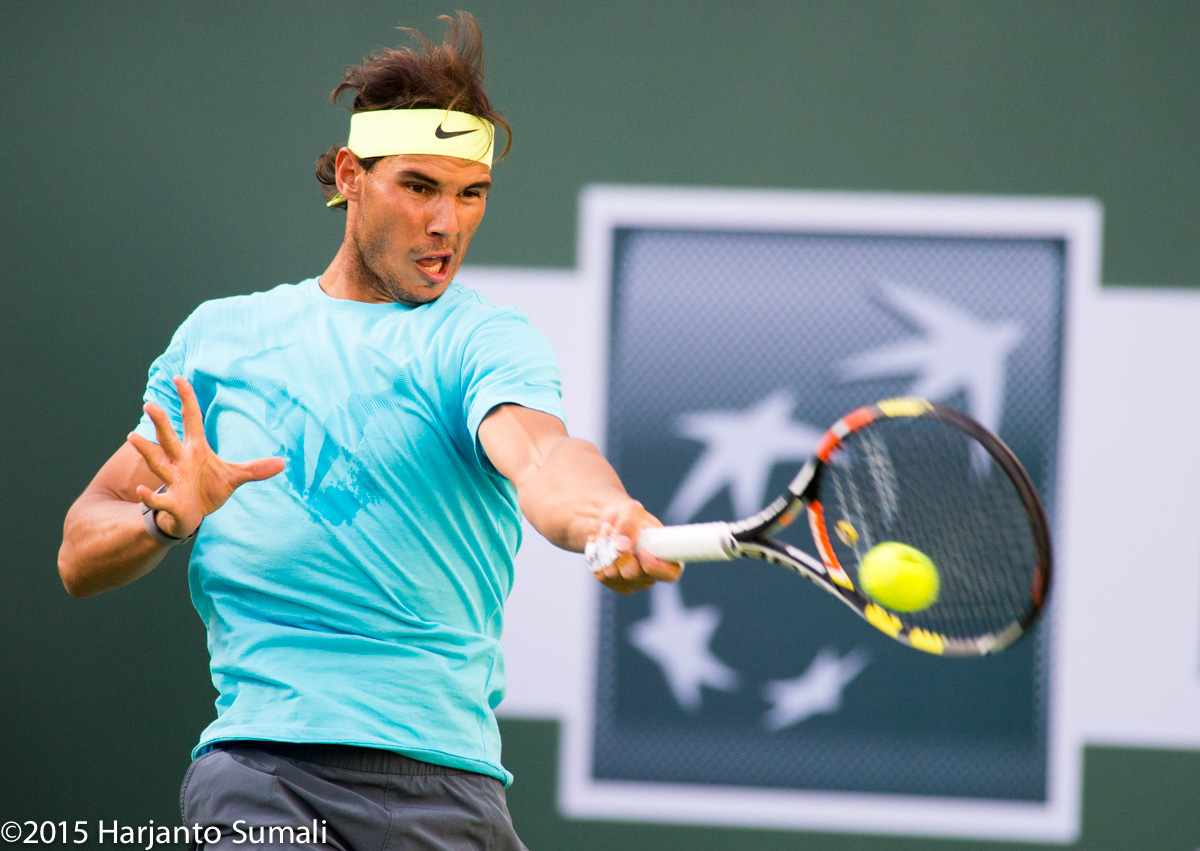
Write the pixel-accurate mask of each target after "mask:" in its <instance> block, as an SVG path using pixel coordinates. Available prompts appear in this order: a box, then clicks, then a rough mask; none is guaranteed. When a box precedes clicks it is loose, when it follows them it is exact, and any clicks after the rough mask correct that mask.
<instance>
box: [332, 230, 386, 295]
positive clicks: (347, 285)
mask: <svg viewBox="0 0 1200 851" xmlns="http://www.w3.org/2000/svg"><path fill="white" fill-rule="evenodd" d="M320 283H321V289H322V290H324V291H325V294H326V295H329V296H332V297H333V298H341V299H346V300H347V301H365V302H370V303H376V304H378V303H383V302H392V301H394V299H393V298H390V297H389V296H388V293H387V288H386V287H385V286H384V285H383V282H382V281H380V280H379V277H378V276H377V275H375V274H374V273H372V272H371V270H370V269H368V268H366V266H365V265H363V262H362V259H361V258H359V257H358V256H357V252H355V251H354V248H353V246H351V245H350V244H349V242H343V243H342V247H341V248H339V249H338V253H337V254H336V255H334V258H333V261H332V262H331V263H330V264H329V266H328V268H326V269H325V271H324V273H322V275H321V279H320Z"/></svg>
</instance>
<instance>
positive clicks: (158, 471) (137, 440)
mask: <svg viewBox="0 0 1200 851" xmlns="http://www.w3.org/2000/svg"><path fill="white" fill-rule="evenodd" d="M125 439H126V440H127V441H129V444H130V445H131V446H132V447H133V448H134V449H136V450H137V451H138V454H139V455H141V456H142V460H144V461H145V462H146V466H147V467H149V468H150V471H151V472H152V473H154V475H156V476H158V477H159V478H160V479H162V480H163V481H164V482H165V481H170V479H171V472H172V471H171V465H170V462H169V461H168V460H167V456H166V455H165V454H164V453H163V450H162V447H161V446H159V445H158V444H157V443H155V442H154V441H153V440H147V439H146V438H144V437H142V436H141V435H140V434H138V433H137V432H136V431H131V432H129V434H128V435H127V436H126V438H125Z"/></svg>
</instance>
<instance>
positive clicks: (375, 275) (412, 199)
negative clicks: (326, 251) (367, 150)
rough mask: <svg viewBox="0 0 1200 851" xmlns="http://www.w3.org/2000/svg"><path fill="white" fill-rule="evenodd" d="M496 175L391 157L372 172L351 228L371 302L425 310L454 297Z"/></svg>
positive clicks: (438, 160)
mask: <svg viewBox="0 0 1200 851" xmlns="http://www.w3.org/2000/svg"><path fill="white" fill-rule="evenodd" d="M490 173H491V169H489V168H488V167H487V166H486V165H483V164H482V163H478V162H472V161H470V160H463V159H459V158H457V157H443V156H431V155H425V154H406V155H400V156H392V157H385V158H384V159H382V160H380V161H379V162H377V163H376V164H375V166H374V168H372V169H371V170H370V171H369V172H366V173H365V175H364V177H363V181H362V183H361V187H362V188H361V191H360V195H359V198H358V202H357V204H356V210H355V216H354V219H353V221H352V222H351V223H350V234H349V236H350V238H351V240H352V244H353V246H354V248H355V249H356V252H357V255H358V259H359V261H360V263H361V265H362V267H363V268H362V271H363V272H364V273H365V274H364V275H363V276H362V277H363V278H364V280H363V281H362V283H363V285H364V287H365V288H366V289H367V290H368V292H367V293H365V295H368V296H369V297H372V298H373V299H376V300H379V301H398V302H402V303H404V304H412V305H416V304H425V303H427V302H431V301H433V300H434V299H436V298H437V297H438V296H440V295H441V294H442V293H443V292H445V291H446V287H447V286H449V285H450V281H452V280H453V279H454V275H455V274H456V273H457V272H458V267H459V266H461V265H462V261H463V255H465V254H466V253H467V246H468V245H469V244H470V242H471V237H473V236H474V235H475V229H476V228H477V227H479V222H480V220H481V219H482V218H483V211H484V207H485V206H486V201H487V191H488V187H489V186H490V185H491V177H490Z"/></svg>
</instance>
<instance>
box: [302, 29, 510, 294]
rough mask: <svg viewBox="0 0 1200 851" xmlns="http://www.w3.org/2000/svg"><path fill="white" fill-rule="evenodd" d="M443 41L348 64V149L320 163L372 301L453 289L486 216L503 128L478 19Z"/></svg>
mask: <svg viewBox="0 0 1200 851" xmlns="http://www.w3.org/2000/svg"><path fill="white" fill-rule="evenodd" d="M443 20H446V21H447V22H448V23H449V26H448V29H447V33H446V37H445V39H444V40H443V42H442V43H441V44H440V45H434V44H433V43H432V42H430V41H429V40H428V39H427V38H425V37H424V36H423V35H421V34H420V33H419V32H417V31H415V30H410V29H405V31H406V32H408V33H410V34H411V35H413V36H414V37H415V39H416V40H417V41H418V42H419V45H420V48H421V49H420V50H419V51H414V50H410V49H408V48H400V49H395V50H385V51H382V52H380V53H377V54H375V55H373V56H370V57H368V58H367V59H366V61H364V62H363V64H362V65H358V66H355V67H352V68H350V69H349V70H348V71H347V72H346V77H345V80H344V81H343V82H342V83H341V84H340V85H339V86H338V87H337V88H336V89H334V91H333V98H334V99H336V98H337V97H338V95H340V94H341V93H342V92H343V91H345V90H347V89H353V90H355V92H356V95H355V98H354V103H353V105H352V107H351V111H352V112H353V113H354V117H353V118H352V128H351V133H350V142H349V143H348V145H347V146H344V147H341V146H335V147H333V148H331V149H330V150H329V151H327V152H326V153H324V154H322V155H321V157H320V158H319V159H318V160H317V179H318V180H319V181H320V182H321V183H322V184H323V186H324V189H325V195H326V199H327V200H328V202H329V205H330V206H338V207H343V208H345V209H346V210H347V214H348V216H347V221H346V237H345V242H344V244H343V248H342V253H343V254H344V255H345V256H344V259H345V260H346V261H347V262H348V263H349V265H350V267H351V268H349V269H348V270H347V271H348V272H350V273H351V274H352V275H353V276H354V277H355V279H356V284H357V285H358V286H359V287H360V288H361V289H363V290H365V291H366V294H367V295H369V296H370V297H372V298H375V299H379V300H385V301H401V302H405V303H409V304H421V303H425V302H428V301H432V300H433V299H436V298H437V297H438V296H440V295H441V294H442V292H444V291H445V288H446V286H447V285H448V284H449V282H450V280H451V279H452V278H453V277H454V274H455V272H457V270H458V268H459V266H460V265H461V263H462V259H463V255H464V254H465V253H466V249H467V246H468V244H469V243H470V241H471V237H472V236H474V233H475V229H476V228H477V227H478V226H479V222H480V220H481V219H482V217H483V212H484V207H485V201H486V195H487V189H488V186H489V185H490V183H491V178H490V172H491V168H490V165H491V158H492V143H493V141H494V133H495V127H496V126H499V127H501V128H503V130H504V131H505V146H504V150H503V151H502V152H501V154H500V157H503V156H504V155H505V154H506V153H508V148H509V145H510V144H511V133H510V130H509V126H508V122H506V121H505V120H504V118H503V116H501V115H500V114H499V113H498V112H497V111H496V110H494V109H493V108H492V106H491V104H490V103H489V102H488V99H487V96H486V95H485V94H484V91H483V85H482V83H483V44H482V38H481V35H480V30H479V24H478V23H477V22H476V20H475V19H474V18H473V17H471V16H470V15H468V14H467V13H465V12H460V13H459V14H458V19H457V20H454V19H451V18H448V17H444V18H443Z"/></svg>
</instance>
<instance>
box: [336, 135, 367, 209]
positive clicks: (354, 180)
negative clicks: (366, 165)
mask: <svg viewBox="0 0 1200 851" xmlns="http://www.w3.org/2000/svg"><path fill="white" fill-rule="evenodd" d="M366 174H367V173H366V171H364V170H363V167H362V164H361V163H360V162H359V161H358V157H356V156H354V152H353V151H351V150H350V149H349V148H342V149H341V150H339V151H338V152H337V160H336V162H335V163H334V167H333V175H334V179H335V180H336V181H337V188H338V192H340V193H342V197H343V198H345V199H346V200H347V201H357V200H358V199H359V196H360V195H361V193H362V182H363V179H364V178H365V177H366Z"/></svg>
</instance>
